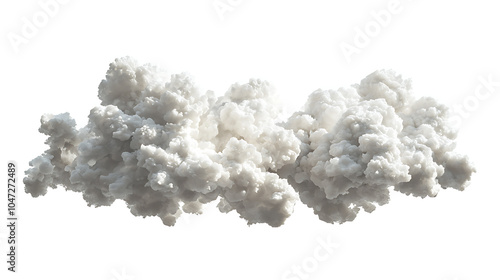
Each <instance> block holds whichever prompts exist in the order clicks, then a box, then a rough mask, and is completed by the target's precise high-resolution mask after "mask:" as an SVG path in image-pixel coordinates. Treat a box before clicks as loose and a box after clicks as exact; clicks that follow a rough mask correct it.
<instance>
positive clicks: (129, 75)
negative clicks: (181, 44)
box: [24, 57, 475, 226]
mask: <svg viewBox="0 0 500 280" xmlns="http://www.w3.org/2000/svg"><path fill="white" fill-rule="evenodd" d="M98 96H99V98H100V100H101V104H100V105H99V106H96V107H95V108H93V109H92V110H91V111H90V115H89V122H88V124H87V125H86V126H85V127H83V128H81V129H79V130H78V129H77V128H76V123H75V121H74V120H73V119H72V118H71V117H70V115H69V114H68V113H64V114H59V115H50V114H47V115H44V116H42V118H41V127H40V129H39V131H40V132H41V133H44V134H46V135H47V136H48V139H47V141H46V144H47V145H49V147H50V148H49V149H48V150H47V151H45V152H44V153H43V154H42V155H41V156H39V157H37V158H35V159H33V160H32V161H31V162H30V166H31V168H30V169H29V170H27V171H26V177H25V178H24V183H25V186H26V192H27V193H30V194H31V195H32V196H34V197H37V196H40V195H45V194H46V193H47V188H48V187H52V188H56V187H57V186H58V185H62V186H63V187H64V188H66V189H68V190H72V191H76V192H81V193H82V195H83V198H84V199H85V200H86V201H87V203H88V205H89V206H91V205H94V206H103V205H111V204H112V203H113V201H114V200H115V199H122V200H124V201H126V203H127V205H128V207H129V208H130V211H131V213H132V214H134V215H137V216H144V217H145V216H158V217H160V218H161V219H162V221H163V223H164V224H165V225H169V226H171V225H174V224H175V222H176V219H177V218H178V217H179V215H181V213H182V212H186V213H197V214H198V213H201V212H202V206H203V204H206V203H208V202H211V201H214V200H217V199H218V201H219V203H218V207H219V209H220V211H221V212H229V211H232V210H235V211H237V212H238V213H239V215H240V216H241V217H242V218H244V219H245V220H247V222H248V224H254V223H267V224H269V225H271V226H280V225H282V224H283V223H284V221H285V220H286V219H287V218H288V217H289V216H290V215H291V214H292V212H293V207H294V205H295V203H296V202H297V200H298V199H300V200H301V201H302V202H303V203H305V204H306V205H308V206H309V207H311V208H312V209H313V210H314V213H316V214H317V215H318V216H319V218H320V219H321V220H323V221H326V222H330V223H335V222H338V223H342V222H345V221H351V220H353V219H354V218H355V217H356V215H357V213H358V212H359V210H360V209H361V208H362V209H363V210H365V211H367V212H371V211H373V210H374V209H375V207H376V205H383V204H386V203H388V202H389V197H390V188H391V187H393V188H394V190H396V191H399V192H402V193H405V194H408V195H410V194H411V195H414V196H418V197H426V196H436V195H437V193H438V192H439V190H440V189H441V188H449V187H450V188H454V189H458V190H463V189H464V188H465V187H466V186H467V185H468V184H469V181H470V178H471V174H472V173H473V172H474V171H475V169H474V167H473V166H472V164H471V163H470V162H469V160H468V158H467V157H466V156H462V155H459V154H457V153H455V152H454V148H455V142H454V139H455V138H456V136H457V131H456V130H453V129H451V126H450V124H449V121H448V116H449V115H448V109H447V108H446V107H445V106H444V105H441V104H439V103H437V102H436V101H435V100H434V99H432V98H428V97H424V98H419V99H417V98H416V97H414V96H413V95H412V93H411V84H410V82H409V81H408V80H403V79H402V78H401V76H398V75H396V73H394V72H392V71H376V72H374V73H372V74H370V75H369V76H367V77H366V78H364V79H363V80H362V81H361V82H360V83H359V84H356V85H354V86H352V87H348V88H341V89H339V90H337V91H335V90H326V91H324V90H317V91H315V92H313V93H312V94H311V95H310V96H309V98H308V100H307V102H306V104H305V106H304V108H303V110H302V111H300V112H296V113H294V114H293V115H292V116H291V117H290V118H289V119H288V120H284V121H283V120H282V119H280V118H281V116H282V111H281V107H280V105H279V102H278V97H277V95H276V94H275V92H274V90H273V88H272V86H271V85H270V84H269V83H268V82H265V81H261V80H254V79H252V80H250V81H249V82H248V83H246V84H234V85H232V86H231V87H230V88H229V90H228V91H227V92H226V93H225V94H224V95H223V96H216V95H215V94H214V93H213V92H211V91H208V92H206V93H202V92H200V89H199V88H198V87H197V86H196V85H195V84H194V82H193V80H192V78H191V77H189V76H188V75H187V74H184V73H183V74H175V75H167V74H166V73H165V72H164V71H163V70H161V69H159V68H157V67H154V66H151V65H140V64H138V63H137V62H136V61H135V60H133V59H131V58H128V57H125V58H120V59H116V60H115V61H114V62H113V63H111V64H110V68H109V70H108V71H107V73H106V79H105V80H103V81H102V82H101V84H100V85H99V91H98Z"/></svg>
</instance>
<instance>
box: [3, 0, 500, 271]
mask: <svg viewBox="0 0 500 280" xmlns="http://www.w3.org/2000/svg"><path fill="white" fill-rule="evenodd" d="M47 1H48V0H41V2H42V3H45V2H47ZM214 2H221V3H227V2H226V0H221V1H214V0H203V1H201V0H200V1H193V0H190V1H180V0H179V1H137V0H135V1H131V0H116V1H99V2H98V1H78V0H73V1H71V0H69V1H68V3H66V4H58V10H57V11H53V13H52V15H51V16H48V17H47V19H48V20H47V22H45V23H44V22H43V19H44V18H43V15H42V14H40V13H45V12H44V10H43V8H42V7H41V6H40V4H39V3H38V2H37V1H32V0H30V1H8V2H7V1H2V4H0V21H1V28H2V30H1V31H0V33H1V34H2V40H1V41H0V48H1V56H2V57H1V73H0V74H1V75H0V81H1V88H2V97H3V98H2V100H3V101H2V107H3V108H2V111H1V114H2V117H1V121H2V126H1V127H2V129H3V130H2V146H1V147H2V153H1V154H2V156H1V157H2V160H1V164H3V165H4V166H5V165H6V163H7V161H8V160H14V161H15V162H17V164H18V169H17V173H18V180H19V181H21V179H22V176H23V171H24V170H26V169H27V168H28V162H29V161H30V160H31V159H33V158H34V157H36V156H38V155H40V154H41V153H42V152H43V151H44V150H45V149H46V148H47V147H46V146H45V145H44V144H43V142H44V140H45V138H44V136H43V135H41V134H40V133H38V127H39V119H40V116H41V115H42V114H44V113H54V114H55V113H62V112H70V113H71V115H72V116H73V117H74V118H75V119H76V121H77V124H78V125H79V127H82V126H84V125H85V124H86V122H87V120H86V117H87V115H88V113H89V111H90V109H91V108H93V107H94V106H96V105H98V104H99V100H98V98H97V86H98V84H99V82H100V81H101V79H103V78H104V76H105V72H106V70H107V68H108V64H109V63H110V62H111V61H113V60H114V59H115V58H116V57H121V56H126V55H130V56H133V57H135V58H136V59H138V60H139V61H140V62H141V63H153V64H158V65H160V66H163V67H164V68H166V69H167V70H169V71H170V72H171V73H178V72H182V71H187V72H189V73H191V74H192V75H193V76H194V77H195V80H196V81H197V82H198V84H199V85H200V86H201V87H202V88H203V89H211V90H214V91H216V93H218V94H223V93H224V92H225V90H226V89H227V88H228V87H229V86H230V85H231V84H232V83H235V82H240V83H243V82H246V81H248V79H249V78H252V77H254V78H262V79H266V80H269V81H270V82H272V83H273V84H274V85H275V87H276V88H277V90H278V92H279V93H280V95H281V97H282V100H283V102H284V103H285V104H286V105H287V106H288V108H289V109H288V110H289V111H290V112H291V111H293V110H297V109H299V108H300V104H302V103H303V102H304V101H305V100H306V98H307V96H308V94H310V93H311V92H312V91H314V90H315V89H317V88H323V89H329V88H333V89H337V88H339V87H342V86H349V85H351V84H353V83H357V82H359V81H360V80H361V79H362V78H364V77H365V76H366V75H368V74H370V73H371V72H373V71H374V70H376V69H382V68H390V69H394V70H396V71H397V72H399V73H401V74H402V75H403V77H405V78H412V79H413V82H414V89H415V94H416V95H419V96H424V95H425V96H432V97H435V98H437V99H438V100H440V101H441V102H443V103H446V104H448V105H449V106H450V107H453V106H459V107H463V106H464V105H465V108H466V109H465V110H466V112H465V113H467V116H465V115H464V116H461V117H458V118H459V119H460V127H461V132H460V135H459V137H458V139H457V140H458V146H457V149H458V150H459V151H460V152H461V153H465V154H467V155H469V157H470V158H471V160H472V161H473V162H474V163H475V165H476V168H477V170H478V172H477V173H476V174H474V177H473V180H472V184H471V185H470V187H469V188H467V189H466V190H465V191H464V192H458V191H455V190H443V191H441V193H440V194H439V195H438V196H437V197H436V198H428V199H424V200H422V199H420V198H413V197H406V196H404V195H401V194H397V193H394V194H393V196H392V201H391V203H389V204H388V205H385V206H382V207H379V208H378V209H377V210H376V211H375V212H373V213H372V214H366V213H363V214H361V215H360V216H359V217H358V218H357V219H356V220H355V221H354V222H351V223H346V224H343V225H331V224H326V223H324V222H322V221H320V220H318V219H317V217H316V216H315V215H314V214H313V213H312V211H310V209H308V208H307V207H305V206H303V205H302V203H298V204H297V205H296V208H295V213H294V215H292V217H290V218H289V219H288V220H287V222H286V223H285V225H284V226H282V227H280V228H271V227H269V226H267V225H255V226H251V227H248V226H247V225H246V223H245V221H244V220H242V219H240V218H238V215H237V214H236V213H230V214H222V213H219V212H218V210H216V209H215V206H214V205H207V207H206V213H204V214H203V215H201V216H188V215H186V216H184V218H182V219H181V220H179V221H178V224H177V225H176V226H174V227H166V226H164V225H163V224H162V223H161V221H160V220H159V219H158V218H147V219H142V218H139V217H134V216H132V215H131V214H130V213H129V212H128V209H127V208H126V206H125V204H124V203H122V202H116V203H115V204H114V205H112V206H111V207H101V208H89V207H87V206H86V203H85V202H84V200H83V199H82V198H81V196H80V195H79V194H76V193H71V192H65V191H64V190H63V189H62V188H60V189H57V190H49V192H48V194H47V195H46V196H44V197H39V198H36V199H35V198H32V197H31V196H29V195H27V194H25V193H24V191H23V185H22V184H19V185H18V217H19V221H18V223H19V227H18V236H17V238H18V243H19V246H18V252H17V253H18V267H17V269H18V272H17V273H16V274H14V273H7V264H6V263H5V262H3V261H2V263H3V264H2V265H0V268H1V274H0V275H6V276H7V278H5V277H4V276H1V278H2V279H96V280H99V279H106V280H110V279H114V280H125V279H303V278H304V279H305V278H306V277H307V278H308V279H364V280H366V279H384V280H388V279H429V280H433V279H436V280H438V279H439V280H465V279H500V271H499V270H498V263H499V260H500V257H499V255H498V252H499V251H500V241H499V236H500V226H499V218H500V217H499V210H498V206H497V205H498V202H497V200H498V197H499V196H500V191H499V186H498V180H497V176H498V172H496V166H497V165H498V163H497V161H496V159H498V158H499V157H500V153H499V151H498V149H497V148H496V145H497V141H498V140H497V139H498V138H497V137H498V133H497V131H498V122H497V121H498V116H499V114H498V109H497V108H498V106H499V105H500V96H499V95H500V87H499V86H498V85H495V87H493V88H491V91H490V92H488V91H486V89H485V88H484V87H482V84H481V82H480V80H481V77H482V78H484V79H488V77H489V76H491V78H490V79H491V80H492V81H500V70H499V66H498V65H499V62H500V59H499V58H500V57H499V55H498V53H499V52H498V50H499V49H500V41H499V40H498V26H500V18H499V17H498V9H497V8H496V7H495V5H494V4H491V3H494V1H460V2H459V1H439V3H436V2H437V1H410V0H401V1H399V2H396V6H397V12H396V13H393V14H392V15H391V18H390V19H388V22H387V24H385V25H386V26H380V24H378V26H379V27H380V30H377V29H376V26H375V25H373V24H374V23H375V21H374V16H373V13H380V11H381V10H383V9H384V10H387V9H388V8H387V7H388V5H389V3H390V2H391V1H389V0H377V1H367V0H366V1H350V2H348V1H284V0H282V1H269V0H268V1H264V0H262V1H250V0H242V1H234V0H233V1H229V3H232V4H233V6H234V7H233V8H232V9H231V10H228V11H226V12H224V13H220V11H219V13H218V11H217V10H216V9H215V8H214V6H213V4H214ZM7 3H8V4H7ZM397 3H399V4H397ZM23 18H26V19H27V20H28V21H30V22H34V21H35V23H37V24H38V27H37V30H36V31H35V32H32V34H28V35H29V36H28V37H30V38H27V37H26V36H24V37H23V38H25V40H24V41H23V43H21V44H19V45H16V44H13V43H12V42H11V40H10V39H9V38H12V36H14V35H13V34H16V35H17V36H23V34H22V29H23V26H24V25H25V24H26V23H25V21H23ZM367 26H368V27H369V28H372V29H369V31H371V32H372V33H371V34H372V35H373V36H371V37H369V42H367V43H366V44H365V45H366V46H362V47H360V48H359V52H358V53H356V54H353V55H352V56H350V61H348V59H347V58H346V56H345V55H344V54H343V52H342V50H341V48H340V44H341V43H342V42H345V43H347V44H351V45H353V46H355V42H354V41H355V37H356V34H357V31H356V28H359V29H360V30H364V29H365V28H366V27H367ZM358 43H359V42H358ZM358 46H359V44H358ZM476 89H479V90H480V93H481V94H482V95H480V97H481V98H482V100H479V99H478V98H477V97H476V96H475V95H474V93H475V90H476ZM488 93H489V96H487V94H488ZM4 170H5V171H3V173H4V174H5V175H2V178H5V179H4V180H5V181H6V178H7V177H6V173H7V171H6V168H5V169H4ZM5 185H6V183H5ZM0 193H1V196H0V197H1V199H2V200H1V203H0V206H1V211H0V212H1V213H5V215H4V214H2V215H0V216H5V217H6V212H7V211H6V208H7V207H6V201H7V200H6V190H5V191H1V192H0ZM3 223H4V222H2V224H3ZM5 223H6V222H5ZM6 237H7V228H6V227H5V226H2V227H1V228H0V239H1V240H0V241H1V246H0V249H1V252H2V253H1V254H2V256H4V257H2V258H0V259H2V260H3V259H5V258H6V253H7V244H6V243H7V242H6ZM321 240H323V241H325V240H330V241H332V242H336V244H337V245H338V246H337V247H336V248H335V249H334V251H333V252H332V253H331V254H328V255H326V257H324V255H322V256H323V257H324V258H321V259H320V260H318V259H317V257H315V256H316V255H315V252H317V251H318V250H322V247H321V245H320V244H321ZM325 252H326V251H322V253H323V254H324V253H325ZM294 267H296V268H297V269H301V270H302V271H305V272H304V275H298V274H293V272H292V269H293V268H294ZM293 277H295V278H293Z"/></svg>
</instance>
